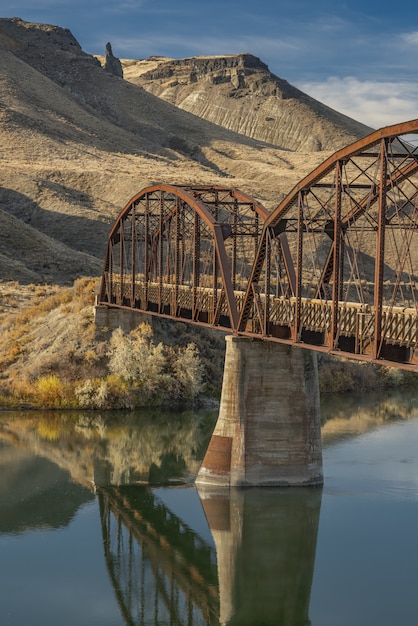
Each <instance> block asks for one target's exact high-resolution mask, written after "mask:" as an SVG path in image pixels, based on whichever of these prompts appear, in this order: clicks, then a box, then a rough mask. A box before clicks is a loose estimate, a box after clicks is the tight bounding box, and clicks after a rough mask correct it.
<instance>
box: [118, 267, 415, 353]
mask: <svg viewBox="0 0 418 626" xmlns="http://www.w3.org/2000/svg"><path fill="white" fill-rule="evenodd" d="M131 284H132V283H131V279H130V277H128V279H127V280H124V281H123V282H122V283H121V281H120V276H118V275H115V274H113V276H112V282H111V285H112V287H111V298H110V302H109V304H114V305H116V306H126V307H129V308H136V309H138V310H141V311H144V312H149V313H158V314H160V315H164V316H168V317H172V318H174V319H179V320H181V319H187V320H191V321H198V322H200V323H203V324H208V325H211V326H218V327H219V328H220V329H223V330H226V331H230V332H233V331H234V329H233V328H231V326H230V323H229V317H228V308H227V303H226V299H225V298H224V293H223V291H222V289H213V288H209V287H196V288H192V287H191V286H189V285H175V284H172V283H157V282H148V283H145V282H144V281H141V280H136V281H135V282H134V285H135V288H134V293H132V286H131ZM234 297H235V301H236V306H237V310H238V311H240V310H241V309H242V306H243V303H244V299H245V292H244V291H238V290H236V291H234ZM257 306H258V309H257ZM267 310H268V312H269V313H268V320H264V324H263V320H261V319H260V315H265V312H266V311H267ZM298 315H299V320H298V319H297V316H298ZM332 318H333V307H332V302H331V301H329V300H324V299H310V298H301V299H300V302H299V306H298V302H297V299H296V298H295V297H291V298H286V297H283V296H279V297H276V296H272V295H270V296H269V298H268V306H267V299H266V295H265V294H263V293H262V294H259V296H258V300H257V301H255V302H254V304H253V311H252V314H251V315H250V317H249V320H248V322H247V326H246V329H245V331H244V332H245V334H251V335H255V336H270V337H271V338H273V339H278V340H280V339H282V340H283V339H284V340H290V341H293V342H296V343H305V344H312V345H316V346H325V347H326V346H328V347H329V345H330V333H331V331H332ZM336 319H337V323H338V330H337V342H339V343H340V347H339V349H340V350H341V351H342V352H348V353H353V354H359V355H361V354H365V355H366V354H368V353H369V352H370V350H371V346H372V345H373V342H374V340H375V337H374V333H375V310H374V307H373V306H371V305H367V304H362V303H356V302H339V303H338V312H337V316H336ZM263 329H264V330H263ZM381 341H385V342H386V343H387V344H389V345H393V346H399V347H403V348H407V349H412V351H413V350H414V349H415V346H416V345H417V342H418V315H417V311H416V309H415V308H405V307H393V306H383V307H382V335H381ZM410 359H411V355H410V356H409V357H408V360H410Z"/></svg>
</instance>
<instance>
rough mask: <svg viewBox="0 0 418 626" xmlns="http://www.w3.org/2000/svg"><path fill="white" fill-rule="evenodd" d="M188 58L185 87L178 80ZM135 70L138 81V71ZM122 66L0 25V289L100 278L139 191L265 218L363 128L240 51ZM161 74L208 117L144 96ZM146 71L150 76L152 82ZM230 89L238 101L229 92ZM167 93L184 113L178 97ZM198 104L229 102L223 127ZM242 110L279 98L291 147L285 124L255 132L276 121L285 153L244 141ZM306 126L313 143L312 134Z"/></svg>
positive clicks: (272, 142)
mask: <svg viewBox="0 0 418 626" xmlns="http://www.w3.org/2000/svg"><path fill="white" fill-rule="evenodd" d="M222 59H223V60H222ZM144 63H145V65H144ZM193 63H195V65H196V67H197V68H199V71H196V73H195V76H196V81H195V82H193V81H192V79H191V78H190V72H189V70H188V69H187V71H186V68H190V67H191V65H192V64H193ZM219 64H220V66H221V67H220V69H219V70H217V69H216V67H217V66H218V65H219ZM234 64H235V65H234ZM141 65H142V67H143V69H144V67H147V71H146V72H142V73H140V72H139V69H138V68H139V67H140V66H141ZM123 66H124V69H125V76H126V78H127V79H128V80H126V79H122V78H120V77H118V76H115V75H113V74H112V73H110V72H109V71H106V70H105V69H104V68H103V67H102V65H101V63H100V61H99V60H98V58H96V57H95V56H92V55H89V54H86V53H85V52H83V50H82V49H81V47H80V45H79V43H78V42H77V41H76V39H75V38H74V37H73V35H72V34H71V32H70V31H68V30H67V29H65V28H61V27H59V26H51V25H47V24H34V23H29V22H24V21H23V20H21V19H19V18H11V19H9V18H3V19H0V146H1V149H0V232H2V238H1V243H0V279H1V280H3V281H5V280H18V281H20V282H22V283H23V282H26V283H27V282H45V283H53V282H56V283H68V282H72V281H73V280H74V279H75V278H76V277H78V276H80V275H99V274H100V271H101V267H102V258H103V256H104V252H105V247H106V240H107V234H108V232H109V229H110V227H111V225H112V224H113V222H114V220H115V219H116V217H117V215H118V214H119V212H120V210H121V209H122V208H123V207H124V206H125V204H126V203H127V202H128V201H129V199H130V198H131V197H132V196H133V195H134V194H136V193H137V192H138V191H140V190H141V189H142V188H143V187H144V186H146V185H149V184H151V183H156V182H166V183H172V184H186V183H193V184H223V185H229V186H235V187H238V188H240V189H242V190H243V191H245V192H246V193H248V194H250V195H252V196H254V197H255V198H257V199H258V200H259V201H261V202H263V203H264V204H265V206H266V207H267V208H268V209H272V208H274V207H275V206H276V205H277V204H278V203H279V202H280V200H281V198H282V197H283V196H284V195H285V194H286V193H287V192H288V191H289V190H290V189H291V188H292V187H293V185H294V184H295V183H296V182H297V181H298V180H299V179H300V178H301V177H302V176H303V175H305V174H306V173H308V172H309V171H310V170H311V169H313V168H314V167H315V166H316V165H317V164H319V163H320V162H321V161H322V160H323V159H324V158H325V157H326V156H328V155H327V153H326V152H321V151H318V150H317V148H318V147H319V146H320V147H322V148H323V149H324V150H328V151H331V150H332V151H333V150H334V148H335V147H339V146H341V145H344V144H345V143H347V141H349V140H353V139H355V138H357V136H360V135H361V134H362V133H363V134H365V133H366V132H367V131H368V129H367V128H366V127H362V126H361V125H359V124H357V123H356V122H354V121H352V120H347V118H344V117H343V116H341V115H339V114H338V113H336V112H333V111H331V110H330V109H327V107H324V106H323V105H320V103H315V101H313V100H312V99H310V98H308V96H305V95H304V94H301V92H298V91H297V90H295V89H294V88H292V87H291V86H290V85H288V84H287V83H285V81H281V80H280V79H276V78H274V77H273V78H272V75H270V74H269V73H268V70H267V69H266V66H264V65H263V64H262V63H261V62H260V61H258V60H255V57H251V55H238V56H236V57H230V58H226V57H219V58H218V57H216V59H202V58H200V57H199V58H196V60H195V61H193V60H191V59H187V60H183V61H171V60H164V62H163V61H162V60H161V59H159V60H148V61H147V62H139V61H132V62H130V64H129V63H128V62H126V61H125V62H123ZM151 66H152V67H151ZM154 66H155V67H154ZM128 67H129V68H130V70H129V72H128ZM169 67H171V68H172V69H170V70H169V72H171V71H172V72H173V76H174V75H175V76H176V77H175V80H177V82H178V83H179V85H180V82H181V81H180V74H181V72H185V73H186V74H187V72H188V76H189V83H190V84H189V85H185V86H184V89H185V90H189V96H190V97H189V101H190V102H191V101H192V100H193V97H192V95H191V94H192V93H193V89H196V91H195V94H199V97H197V95H195V99H196V100H199V98H203V99H205V98H206V105H205V109H206V113H207V114H205V116H206V117H207V118H210V117H212V118H213V119H212V120H210V119H202V117H203V111H201V113H202V117H199V115H198V114H197V110H195V111H194V112H193V113H190V112H188V111H185V110H182V108H180V107H179V106H178V104H179V103H178V102H177V97H176V98H175V100H176V103H175V104H174V103H172V102H166V101H165V100H163V99H162V98H161V97H157V96H156V95H154V93H150V92H149V91H148V89H150V87H151V86H152V82H153V81H154V88H153V90H154V91H155V90H156V91H158V89H160V87H161V85H160V83H159V82H158V81H160V82H161V81H163V74H167V71H168V68H169ZM152 68H154V69H152ZM157 70H158V71H157ZM153 72H154V74H155V72H157V73H156V74H155V75H158V76H159V78H158V79H157V78H155V79H152V80H151V78H150V73H151V74H152V73H153ZM217 72H218V74H217ZM234 72H235V74H234ZM135 73H136V76H137V78H135V77H134V74H135ZM217 75H218V79H217V78H216V76H217ZM147 76H148V77H147ZM227 76H229V79H228V80H229V83H228V82H227ZM233 76H236V79H233ZM141 77H142V78H141ZM242 77H243V78H242ZM257 77H258V78H257ZM263 77H267V78H265V80H264V78H263ZM267 79H268V80H267ZM173 80H174V79H173ZM193 80H194V79H193ZM232 80H235V83H236V88H235V93H236V94H238V95H235V96H228V95H227V94H228V90H229V92H231V89H232V82H231V81H232ZM132 81H135V82H138V81H139V82H141V81H142V82H141V84H133V82H132ZM190 81H192V82H190ZM251 81H253V82H251ZM257 81H258V82H257ZM263 81H264V82H263ZM269 81H270V82H269ZM163 83H164V84H165V81H163ZM161 84H162V83H161ZM158 85H160V86H159V87H158ZM205 85H207V92H205V90H204V86H205ZM251 85H253V87H251ZM256 85H258V87H256ZM145 86H146V89H145ZM156 87H158V89H156ZM170 89H171V88H170ZM172 89H174V87H172ZM251 89H253V90H254V92H253V93H252V92H251ZM275 90H276V91H275ZM160 91H161V89H160ZM279 92H280V93H279ZM161 93H162V92H161ZM161 93H160V94H159V95H161ZM167 93H168V92H167ZM172 93H173V94H174V92H172ZM176 93H177V94H178V99H179V100H181V101H182V102H181V106H182V107H183V106H184V101H185V96H184V95H185V93H186V91H183V96H182V95H181V91H180V87H179V89H178V90H177V92H176ZM238 96H239V97H238ZM211 98H212V99H213V100H212V102H221V103H222V102H225V101H226V98H229V100H230V101H231V103H235V105H236V107H237V108H235V109H233V108H231V110H230V114H229V117H230V118H231V120H232V118H234V116H235V117H236V121H235V122H233V123H232V121H231V124H230V126H231V129H228V128H225V127H224V126H225V125H226V124H225V115H223V116H220V115H219V114H218V113H216V111H215V109H216V107H215V105H214V104H212V107H213V111H214V112H213V114H211V115H209V109H210V106H209V105H210V101H211ZM222 98H223V99H222ZM255 101H256V102H257V103H258V104H259V105H260V106H259V108H260V110H262V111H263V113H262V115H264V117H265V118H267V117H269V115H270V116H271V117H273V116H276V113H274V112H273V108H274V106H277V107H278V106H279V104H280V103H281V105H283V106H284V107H288V108H289V111H290V110H291V109H292V110H293V114H292V117H293V118H294V125H293V127H294V129H295V131H294V133H293V144H292V141H291V133H290V130H289V128H288V124H285V123H284V122H283V123H281V124H279V125H277V124H276V121H275V123H274V124H273V123H271V124H270V121H269V120H267V119H265V124H266V125H267V126H269V124H270V126H271V127H273V126H274V127H276V126H277V127H279V126H280V127H281V126H283V131H281V132H282V135H283V137H284V135H285V134H286V133H287V136H288V139H287V140H286V141H287V144H286V149H285V150H284V149H281V148H279V147H278V145H281V144H284V143H285V141H284V139H283V140H282V139H280V137H279V134H277V136H273V135H269V134H268V133H265V135H264V139H263V140H262V141H261V140H260V139H256V138H253V137H250V136H247V135H245V134H243V132H242V131H243V130H251V133H252V134H254V137H255V136H256V135H260V134H262V132H261V131H262V124H261V122H260V120H261V118H262V116H261V113H260V115H259V118H257V119H258V122H257V121H256V119H255V117H253V118H251V119H252V120H253V121H251V123H250V121H249V122H248V129H245V128H242V124H243V119H245V117H246V116H247V117H250V114H249V109H250V107H251V106H252V104H251V103H253V102H255ZM275 102H276V104H274V103H275ZM245 103H247V104H245ZM272 107H273V108H272ZM277 110H278V109H277ZM269 111H270V113H269V115H267V113H268V112H269ZM260 116H261V117H260ZM315 116H316V117H315ZM221 117H222V119H221ZM276 117H277V118H278V114H277V116H276ZM276 117H275V119H276ZM283 119H284V118H283ZM314 119H315V120H316V121H315V123H314V121H313V120H314ZM254 120H255V121H254ZM215 121H216V123H215ZM221 123H222V124H223V125H221ZM250 127H251V128H250ZM316 127H318V128H319V127H320V128H321V129H322V130H321V133H322V134H321V133H319V131H318V132H317V133H316V131H315V133H316V134H312V133H313V130H314V129H315V128H316ZM237 131H240V132H237ZM251 133H250V132H248V134H251ZM311 135H312V137H311V138H310V136H311ZM298 137H299V139H297V138H298ZM327 137H332V141H331V139H329V140H328V139H327ZM334 144H335V145H334ZM309 145H311V148H312V147H315V151H311V148H309V150H308V146H309ZM290 146H292V147H290ZM282 147H283V146H282ZM303 149H304V150H305V152H303Z"/></svg>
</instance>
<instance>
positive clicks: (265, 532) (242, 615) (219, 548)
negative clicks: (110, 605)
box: [98, 485, 322, 626]
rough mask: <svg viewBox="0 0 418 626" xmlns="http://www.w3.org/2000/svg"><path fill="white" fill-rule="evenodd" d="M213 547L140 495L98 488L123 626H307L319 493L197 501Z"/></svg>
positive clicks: (141, 491) (129, 489)
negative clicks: (206, 625) (281, 625)
mask: <svg viewBox="0 0 418 626" xmlns="http://www.w3.org/2000/svg"><path fill="white" fill-rule="evenodd" d="M199 495H200V498H201V502H202V505H203V509H204V512H205V515H206V519H207V521H208V524H209V527H210V530H211V533H212V536H213V539H214V543H215V547H216V550H215V548H214V547H213V545H212V544H211V543H210V542H208V541H205V540H204V539H203V538H202V536H200V534H199V533H198V532H196V531H195V530H193V529H192V528H191V527H190V526H189V525H188V524H186V523H185V522H184V521H183V520H182V519H180V518H179V517H178V516H177V515H176V514H174V513H173V512H172V511H170V509H169V508H168V507H167V506H166V505H165V504H164V502H163V500H161V499H160V498H159V496H158V489H152V488H150V487H145V486H133V485H131V486H120V487H109V486H107V487H100V488H98V497H99V501H100V515H101V522H102V531H103V538H104V546H105V557H106V563H107V567H108V571H109V575H110V577H111V580H112V584H113V587H114V590H115V595H116V597H117V601H118V603H119V606H120V609H121V612H122V614H123V618H124V620H125V622H126V624H135V625H136V624H138V625H139V624H141V625H148V624H179V625H180V624H182V625H183V624H184V625H187V626H192V625H193V626H196V625H200V624H202V625H203V624H208V625H209V624H222V625H224V624H225V625H226V624H230V625H231V626H232V625H238V624H239V625H245V624H248V625H253V624H266V625H267V624H271V625H273V624H274V625H276V624H281V623H285V624H287V625H288V626H302V625H303V626H305V625H307V624H309V623H310V622H309V601H310V590H311V584H312V578H313V571H314V561H315V551H316V540H317V530H318V524H319V512H320V505H321V498H322V492H321V490H309V489H306V490H305V489H301V490H297V491H294V490H290V491H289V490H285V489H284V490H283V489H267V490H266V489H251V490H238V489H231V490H229V491H226V492H220V493H216V492H209V491H206V490H205V491H203V492H200V493H199Z"/></svg>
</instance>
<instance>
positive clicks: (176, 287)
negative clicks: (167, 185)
mask: <svg viewBox="0 0 418 626" xmlns="http://www.w3.org/2000/svg"><path fill="white" fill-rule="evenodd" d="M181 205H182V202H181V200H180V199H179V198H176V209H177V211H176V250H175V257H174V265H175V276H174V302H175V311H174V315H177V314H178V311H179V278H180V210H181V208H180V207H181Z"/></svg>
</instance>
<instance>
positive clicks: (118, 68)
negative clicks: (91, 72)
mask: <svg viewBox="0 0 418 626" xmlns="http://www.w3.org/2000/svg"><path fill="white" fill-rule="evenodd" d="M103 67H104V69H105V70H106V72H109V74H113V75H114V76H117V77H118V78H123V69H122V64H121V62H120V61H119V59H118V58H117V57H115V56H114V55H113V52H112V46H111V44H110V43H107V44H106V57H105V62H104V66H103Z"/></svg>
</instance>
